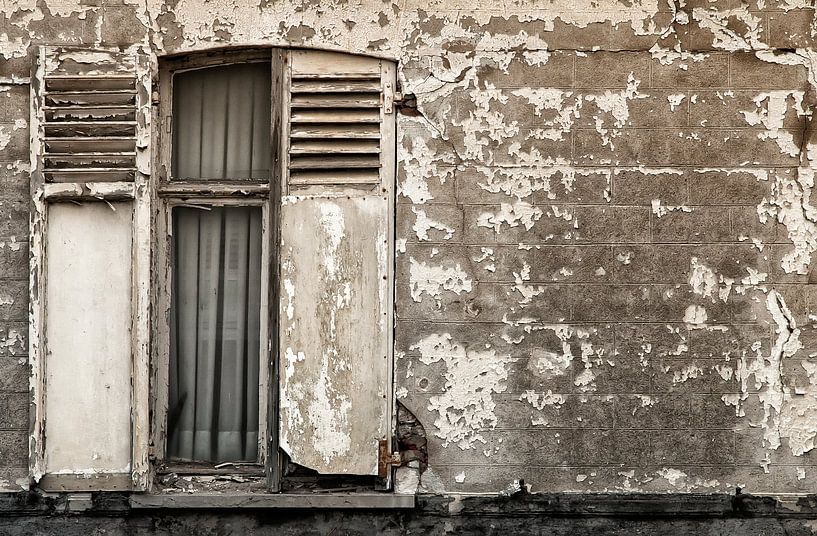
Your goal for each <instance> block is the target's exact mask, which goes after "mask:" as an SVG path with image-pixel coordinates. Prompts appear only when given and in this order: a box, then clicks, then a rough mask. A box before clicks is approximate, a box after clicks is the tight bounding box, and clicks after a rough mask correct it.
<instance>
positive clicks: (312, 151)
mask: <svg viewBox="0 0 817 536" xmlns="http://www.w3.org/2000/svg"><path fill="white" fill-rule="evenodd" d="M394 84H395V66H394V64H393V63H391V62H387V61H381V60H378V59H373V58H365V57H360V56H352V55H346V54H337V53H329V52H318V51H292V52H291V53H290V54H289V62H288V68H287V73H286V76H285V89H286V91H285V92H284V93H285V95H286V98H285V101H286V102H285V103H284V109H283V114H282V115H283V117H284V122H283V124H284V131H285V134H286V135H285V136H284V139H283V146H284V150H283V154H284V158H285V162H284V170H285V173H284V175H285V176H284V179H283V180H282V189H283V191H282V206H281V245H280V252H281V253H280V255H281V261H280V304H281V306H280V333H279V335H280V336H279V344H280V347H279V355H280V363H279V364H280V367H279V371H280V372H279V378H280V437H279V441H280V445H281V448H282V449H283V450H284V451H286V452H287V454H288V455H289V456H290V458H291V459H292V461H293V462H295V463H297V464H300V465H303V466H306V467H309V468H312V469H315V470H317V471H318V472H320V473H324V474H351V475H378V474H380V475H381V476H385V474H384V471H383V466H382V465H379V463H378V461H379V457H378V453H379V450H380V449H381V448H384V447H385V449H388V448H389V447H388V446H389V444H390V443H389V442H390V436H391V413H392V389H391V384H392V380H391V378H392V353H391V348H392V322H393V320H392V304H393V289H392V265H393V232H394V231H393V224H392V213H393V192H394V165H395V163H394V153H395V141H394V140H395V138H394V125H395V122H394V115H393V110H392V104H391V98H392V89H393V87H394Z"/></svg>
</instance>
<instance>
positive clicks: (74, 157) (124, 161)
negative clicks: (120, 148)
mask: <svg viewBox="0 0 817 536" xmlns="http://www.w3.org/2000/svg"><path fill="white" fill-rule="evenodd" d="M45 166H46V168H48V169H54V168H62V169H65V168H132V167H135V166H136V155H135V154H133V153H131V154H127V153H118V154H117V153H79V154H71V155H49V156H47V157H46V158H45Z"/></svg>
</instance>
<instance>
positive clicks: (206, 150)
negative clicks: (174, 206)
mask: <svg viewBox="0 0 817 536" xmlns="http://www.w3.org/2000/svg"><path fill="white" fill-rule="evenodd" d="M173 177H174V178H176V179H205V180H208V179H209V180H219V179H220V180H237V179H255V180H264V179H269V177H270V64H269V63H244V64H235V65H223V66H218V67H208V68H206V69H196V70H194V71H186V72H179V73H176V74H175V75H174V77H173Z"/></svg>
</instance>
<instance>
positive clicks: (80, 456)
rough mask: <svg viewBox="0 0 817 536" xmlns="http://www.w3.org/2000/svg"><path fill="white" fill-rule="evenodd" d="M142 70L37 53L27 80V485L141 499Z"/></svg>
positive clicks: (145, 203)
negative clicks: (124, 493) (137, 493)
mask: <svg viewBox="0 0 817 536" xmlns="http://www.w3.org/2000/svg"><path fill="white" fill-rule="evenodd" d="M149 96H150V68H149V64H148V60H147V56H146V55H145V54H142V53H122V52H118V51H107V50H90V49H80V48H52V47H41V48H40V50H39V55H38V64H37V68H36V72H35V76H34V77H32V116H31V151H32V162H33V164H34V168H33V170H32V177H31V194H32V199H33V214H32V218H31V290H32V293H31V323H30V359H31V365H32V376H31V388H32V392H33V394H34V409H33V411H34V418H33V419H32V434H31V441H30V469H31V478H32V481H33V483H35V484H37V485H38V486H40V487H42V488H45V489H50V490H106V489H145V487H146V486H147V475H148V465H147V463H148V462H147V437H148V435H147V434H148V398H147V395H148V386H147V381H148V330H149V323H148V310H149V308H148V303H149V296H150V294H149V274H150V270H149V262H150V206H149V202H150V195H149V190H148V188H147V182H148V177H149V174H150V169H149V164H150V152H149V146H150V143H149V142H150V129H149V125H150V101H149Z"/></svg>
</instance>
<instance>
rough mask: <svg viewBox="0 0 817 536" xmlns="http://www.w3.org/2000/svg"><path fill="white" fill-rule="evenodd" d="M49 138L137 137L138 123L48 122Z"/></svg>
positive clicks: (46, 125) (47, 133) (46, 130)
mask: <svg viewBox="0 0 817 536" xmlns="http://www.w3.org/2000/svg"><path fill="white" fill-rule="evenodd" d="M45 135H46V136H49V137H73V136H77V137H80V136H81V137H100V136H135V135H136V121H119V122H115V121H65V122H64V121H46V123H45Z"/></svg>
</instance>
